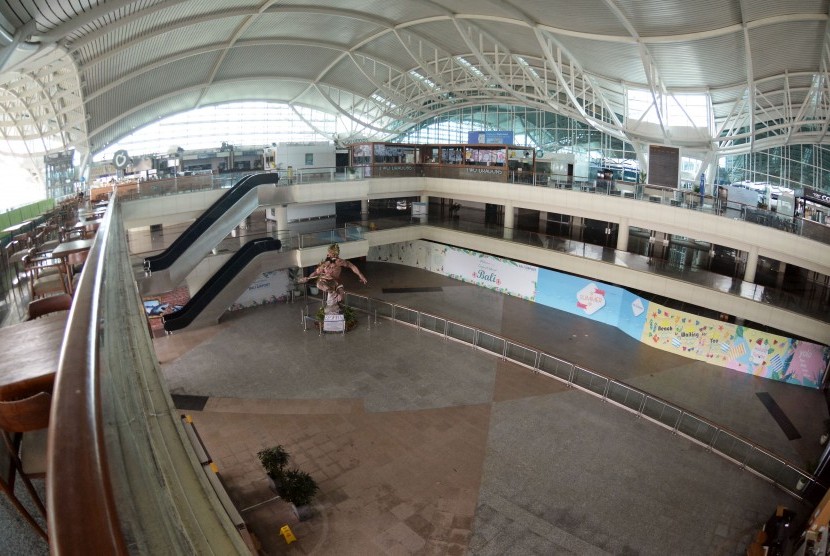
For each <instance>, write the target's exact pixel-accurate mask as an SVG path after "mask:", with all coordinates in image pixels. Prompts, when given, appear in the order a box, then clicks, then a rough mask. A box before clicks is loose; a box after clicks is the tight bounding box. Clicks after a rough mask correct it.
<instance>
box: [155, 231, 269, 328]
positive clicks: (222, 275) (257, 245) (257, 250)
mask: <svg viewBox="0 0 830 556" xmlns="http://www.w3.org/2000/svg"><path fill="white" fill-rule="evenodd" d="M281 247H282V242H280V240H278V239H275V238H271V237H267V238H260V239H255V240H253V241H249V242H248V243H246V244H245V245H243V246H242V248H241V249H240V250H239V251H237V252H236V253H234V254H233V256H232V257H231V258H230V259H228V260H227V261H226V262H225V264H223V265H222V267H221V268H220V269H219V270H217V271H216V272H215V273H214V274H213V276H211V277H210V279H209V280H208V281H207V282H205V284H204V285H203V286H202V287H201V288H199V291H197V292H196V294H195V295H194V296H193V297H191V298H190V300H189V301H188V302H187V303H185V305H184V306H183V307H181V308H180V309H178V310H177V311H174V312H172V313H169V314H167V315H164V317H163V322H164V329H165V330H166V331H167V332H172V331H173V330H180V329H182V328H184V327H186V326H188V325H189V324H190V323H192V322H193V320H194V319H195V318H196V317H197V316H198V315H199V314H200V313H201V312H202V310H203V309H204V308H205V307H207V305H208V304H209V303H210V302H211V301H212V300H213V298H215V297H216V295H217V294H218V293H219V292H221V291H222V290H223V289H224V288H225V286H227V285H228V283H230V281H231V280H232V279H233V277H234V276H236V275H237V274H238V273H239V271H240V270H242V269H243V268H245V267H246V266H247V265H248V263H250V262H251V261H252V260H253V259H254V258H255V257H257V256H258V255H260V254H262V253H265V252H267V251H278V250H279V249H280V248H281Z"/></svg>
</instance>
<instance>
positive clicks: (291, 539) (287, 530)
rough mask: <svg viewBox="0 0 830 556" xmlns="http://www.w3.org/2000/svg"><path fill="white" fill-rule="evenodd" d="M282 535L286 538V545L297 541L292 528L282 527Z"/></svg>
mask: <svg viewBox="0 0 830 556" xmlns="http://www.w3.org/2000/svg"><path fill="white" fill-rule="evenodd" d="M280 535H282V536H283V537H285V544H291V543H292V542H294V541H296V540H297V537H295V536H294V533H293V532H292V531H291V527H289V526H288V525H283V526H282V527H280Z"/></svg>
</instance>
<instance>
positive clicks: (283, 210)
mask: <svg viewBox="0 0 830 556" xmlns="http://www.w3.org/2000/svg"><path fill="white" fill-rule="evenodd" d="M274 209H275V211H274V212H275V214H276V217H277V229H278V230H287V229H288V205H277V206H276V207H274Z"/></svg>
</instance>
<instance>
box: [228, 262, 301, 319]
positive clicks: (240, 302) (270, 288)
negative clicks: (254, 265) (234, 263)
mask: <svg viewBox="0 0 830 556" xmlns="http://www.w3.org/2000/svg"><path fill="white" fill-rule="evenodd" d="M290 284H291V282H290V280H289V279H288V271H287V270H271V271H268V272H263V273H262V274H260V275H259V277H258V278H257V279H256V280H254V281H253V283H252V284H251V285H250V286H248V289H246V290H245V291H244V292H243V293H242V295H240V296H239V299H237V300H236V303H234V304H233V305H231V306H230V307H229V310H231V311H237V310H239V309H244V308H245V307H256V306H257V305H266V304H268V303H277V302H281V301H286V300H287V297H288V290H289V288H290Z"/></svg>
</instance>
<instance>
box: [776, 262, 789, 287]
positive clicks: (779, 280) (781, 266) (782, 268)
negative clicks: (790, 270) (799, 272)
mask: <svg viewBox="0 0 830 556" xmlns="http://www.w3.org/2000/svg"><path fill="white" fill-rule="evenodd" d="M786 271H787V263H782V262H781V261H778V274H777V275H776V276H775V286H776V287H777V288H782V287H784V274H785V273H786Z"/></svg>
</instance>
